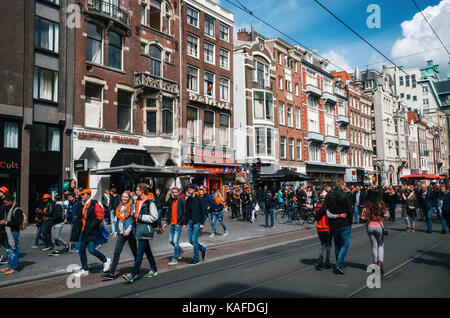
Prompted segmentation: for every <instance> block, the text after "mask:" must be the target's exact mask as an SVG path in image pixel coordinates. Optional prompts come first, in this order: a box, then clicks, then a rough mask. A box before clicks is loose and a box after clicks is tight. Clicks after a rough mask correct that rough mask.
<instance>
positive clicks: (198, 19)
mask: <svg viewBox="0 0 450 318" xmlns="http://www.w3.org/2000/svg"><path fill="white" fill-rule="evenodd" d="M189 10H191V11H194V12H197V25H195V24H191V23H189ZM186 16H187V19H186V21H187V24H189V25H192V26H193V27H196V28H197V29H199V26H198V24H199V22H200V13H199V11H198V10H195V9H194V8H192V7H189V6H188V7H187V11H186Z"/></svg>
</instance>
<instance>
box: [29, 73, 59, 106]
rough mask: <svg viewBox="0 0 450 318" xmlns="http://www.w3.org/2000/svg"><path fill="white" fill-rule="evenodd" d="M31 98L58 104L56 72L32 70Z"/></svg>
mask: <svg viewBox="0 0 450 318" xmlns="http://www.w3.org/2000/svg"><path fill="white" fill-rule="evenodd" d="M33 98H35V99H40V100H45V101H49V102H55V103H57V102H58V72H55V71H50V70H45V69H42V68H38V67H35V68H34V79H33Z"/></svg>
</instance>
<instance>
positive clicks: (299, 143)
mask: <svg viewBox="0 0 450 318" xmlns="http://www.w3.org/2000/svg"><path fill="white" fill-rule="evenodd" d="M295 146H296V155H297V161H301V160H302V157H303V154H302V153H303V148H302V141H301V140H300V139H297V141H296V145H295Z"/></svg>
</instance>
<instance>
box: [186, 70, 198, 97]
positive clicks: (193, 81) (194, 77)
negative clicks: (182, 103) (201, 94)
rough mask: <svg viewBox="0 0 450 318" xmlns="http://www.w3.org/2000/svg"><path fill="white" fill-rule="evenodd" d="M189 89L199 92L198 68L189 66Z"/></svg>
mask: <svg viewBox="0 0 450 318" xmlns="http://www.w3.org/2000/svg"><path fill="white" fill-rule="evenodd" d="M187 89H188V90H190V91H193V92H197V93H198V68H195V67H192V66H188V67H187Z"/></svg>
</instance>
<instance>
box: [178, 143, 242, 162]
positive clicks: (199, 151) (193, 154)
mask: <svg viewBox="0 0 450 318" xmlns="http://www.w3.org/2000/svg"><path fill="white" fill-rule="evenodd" d="M181 154H182V158H183V161H184V162H191V163H222V164H227V163H229V164H233V163H235V158H234V150H231V149H227V148H223V147H215V146H196V145H186V144H185V145H182V147H181Z"/></svg>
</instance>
